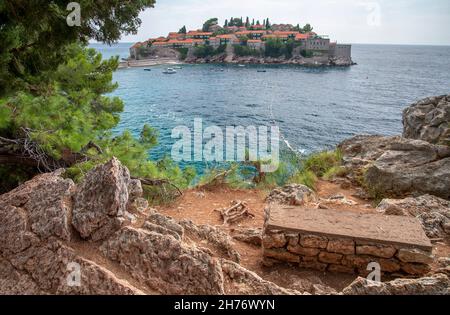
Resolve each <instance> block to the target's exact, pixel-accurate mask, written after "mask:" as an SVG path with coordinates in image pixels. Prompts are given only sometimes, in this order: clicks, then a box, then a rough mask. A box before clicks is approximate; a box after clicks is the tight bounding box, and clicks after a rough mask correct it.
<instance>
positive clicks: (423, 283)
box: [342, 274, 450, 295]
mask: <svg viewBox="0 0 450 315" xmlns="http://www.w3.org/2000/svg"><path fill="white" fill-rule="evenodd" d="M449 288H450V281H449V279H448V277H447V276H446V275H444V274H435V275H433V276H431V277H424V278H420V279H396V280H393V281H390V282H386V283H382V282H375V281H371V280H367V279H365V278H361V277H359V278H358V279H356V280H355V281H354V282H353V283H352V284H350V285H349V286H348V287H346V288H345V289H344V290H343V291H342V294H344V295H448V294H450V290H449Z"/></svg>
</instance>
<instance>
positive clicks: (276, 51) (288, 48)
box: [265, 39, 295, 58]
mask: <svg viewBox="0 0 450 315" xmlns="http://www.w3.org/2000/svg"><path fill="white" fill-rule="evenodd" d="M294 47H295V42H294V41H293V40H288V41H287V42H283V41H282V40H280V39H269V40H267V41H266V49H265V55H266V57H273V58H279V57H281V56H285V57H286V58H291V57H292V52H293V50H294Z"/></svg>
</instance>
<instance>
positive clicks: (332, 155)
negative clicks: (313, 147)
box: [289, 150, 345, 189]
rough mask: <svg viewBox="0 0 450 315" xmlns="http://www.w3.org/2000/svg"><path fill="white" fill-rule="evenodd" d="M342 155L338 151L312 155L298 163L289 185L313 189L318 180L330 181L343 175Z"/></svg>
mask: <svg viewBox="0 0 450 315" xmlns="http://www.w3.org/2000/svg"><path fill="white" fill-rule="evenodd" d="M341 164H342V153H341V152H340V151H339V150H336V151H326V152H319V153H314V154H311V155H310V156H308V157H307V158H306V159H304V160H302V161H301V162H300V163H299V166H298V169H297V171H296V172H295V173H294V175H293V176H292V177H291V178H290V179H289V182H290V183H297V184H303V185H306V186H308V187H310V188H311V189H315V185H316V181H317V179H318V178H323V179H331V178H333V177H334V176H341V175H344V174H345V169H344V168H343V167H342V166H341Z"/></svg>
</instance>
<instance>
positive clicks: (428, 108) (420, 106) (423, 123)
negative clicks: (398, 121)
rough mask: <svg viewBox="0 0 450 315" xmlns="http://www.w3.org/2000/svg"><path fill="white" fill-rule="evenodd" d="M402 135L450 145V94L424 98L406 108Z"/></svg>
mask: <svg viewBox="0 0 450 315" xmlns="http://www.w3.org/2000/svg"><path fill="white" fill-rule="evenodd" d="M403 137H405V138H410V139H419V140H424V141H427V142H430V143H435V144H439V143H440V144H447V145H450V95H442V96H436V97H430V98H426V99H424V100H421V101H419V102H417V103H414V104H412V105H411V106H409V107H408V108H406V109H405V110H404V111H403Z"/></svg>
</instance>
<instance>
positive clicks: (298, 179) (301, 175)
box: [289, 170, 317, 190]
mask: <svg viewBox="0 0 450 315" xmlns="http://www.w3.org/2000/svg"><path fill="white" fill-rule="evenodd" d="M316 182H317V176H316V174H314V172H312V171H308V170H302V171H299V172H297V173H296V174H294V176H292V177H291V178H290V179H289V183H290V184H301V185H305V186H308V187H309V188H311V189H312V190H315V189H316Z"/></svg>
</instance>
